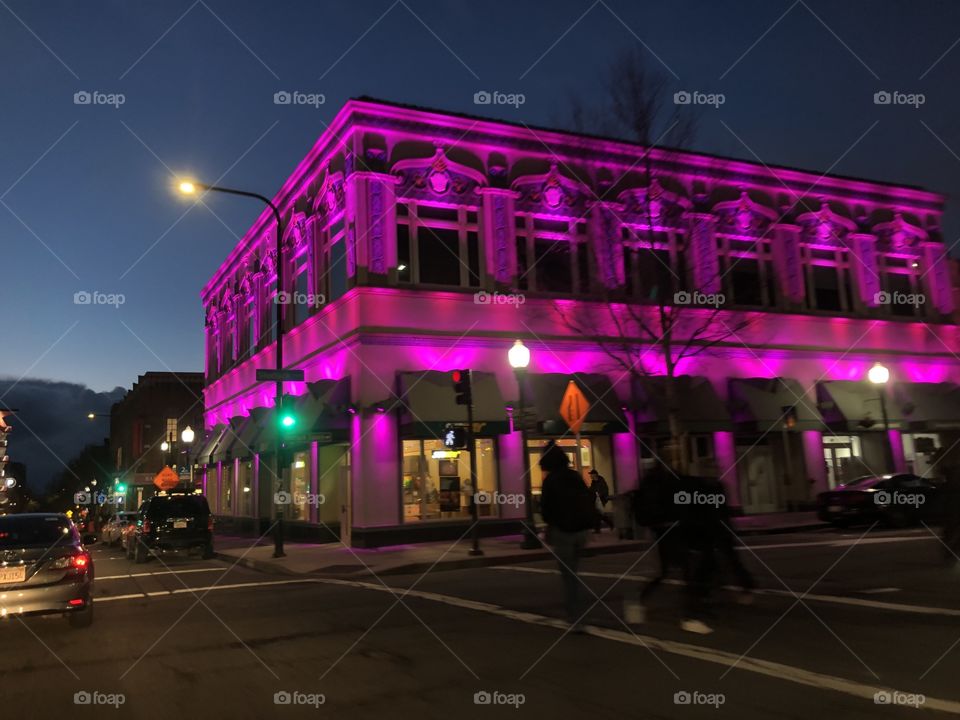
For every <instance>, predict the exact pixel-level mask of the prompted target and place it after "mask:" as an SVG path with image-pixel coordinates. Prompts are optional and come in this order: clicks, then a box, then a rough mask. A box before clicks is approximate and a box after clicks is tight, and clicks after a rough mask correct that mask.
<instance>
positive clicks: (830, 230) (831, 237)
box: [797, 201, 857, 247]
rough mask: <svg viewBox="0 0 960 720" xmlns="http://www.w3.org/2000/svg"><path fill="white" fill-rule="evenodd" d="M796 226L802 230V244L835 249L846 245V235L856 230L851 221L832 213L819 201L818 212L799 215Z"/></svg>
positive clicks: (825, 203)
mask: <svg viewBox="0 0 960 720" xmlns="http://www.w3.org/2000/svg"><path fill="white" fill-rule="evenodd" d="M797 224H798V225H799V226H800V227H801V228H802V229H803V230H802V237H803V240H804V242H807V243H810V244H812V245H832V246H835V247H836V246H842V245H846V242H847V235H848V234H849V233H852V232H855V231H856V229H857V224H856V223H855V222H853V220H850V219H849V218H845V217H844V216H843V215H839V214H837V213H836V212H834V211H833V209H832V208H831V207H830V205H829V203H827V202H826V201H821V203H820V209H819V210H816V211H814V212H808V213H804V214H803V215H800V216H799V217H798V218H797Z"/></svg>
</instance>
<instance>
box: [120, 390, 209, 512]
mask: <svg viewBox="0 0 960 720" xmlns="http://www.w3.org/2000/svg"><path fill="white" fill-rule="evenodd" d="M203 381H204V376H203V373H200V372H158V371H152V372H147V373H144V374H143V375H140V376H139V377H138V378H137V381H136V382H135V383H134V384H133V387H131V388H130V389H129V390H127V392H126V393H125V394H124V396H123V397H122V398H121V399H120V400H119V401H118V402H116V403H114V404H113V406H112V407H111V408H110V441H109V445H110V453H111V455H112V459H113V463H112V465H113V469H114V471H115V473H114V482H115V484H123V485H125V486H126V488H127V495H126V500H125V504H124V506H125V507H126V509H128V510H136V509H137V508H138V507H140V503H142V502H143V500H144V499H146V498H147V497H149V496H150V495H152V494H153V493H154V491H155V488H154V486H153V478H154V477H155V476H156V474H157V473H158V472H160V470H162V469H163V468H164V466H167V465H169V466H171V467H173V468H177V469H179V471H180V473H181V476H182V477H183V478H184V479H185V481H186V482H189V478H190V472H191V469H192V468H191V466H192V462H191V456H192V452H191V451H192V450H193V448H191V447H188V446H187V445H186V444H185V443H184V442H183V440H182V435H183V431H184V430H185V429H186V428H187V427H190V428H191V429H192V430H194V431H195V436H196V437H195V439H194V444H197V443H199V442H200V440H201V438H202V437H203V432H202V428H203ZM164 443H166V444H167V445H166V449H164Z"/></svg>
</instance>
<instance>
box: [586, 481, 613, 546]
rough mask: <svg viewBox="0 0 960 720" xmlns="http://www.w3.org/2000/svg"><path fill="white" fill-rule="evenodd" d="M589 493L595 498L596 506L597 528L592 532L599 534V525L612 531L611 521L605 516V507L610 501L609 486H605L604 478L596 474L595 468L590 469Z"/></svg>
mask: <svg viewBox="0 0 960 720" xmlns="http://www.w3.org/2000/svg"><path fill="white" fill-rule="evenodd" d="M590 492H592V493H593V495H594V497H595V498H596V505H597V526H596V527H595V528H594V529H593V532H595V533H599V532H600V526H601V525H606V526H607V527H609V528H610V529H611V530H613V520H611V519H610V518H609V517H608V516H607V514H606V506H607V503H608V502H609V501H610V486H609V485H608V484H607V481H606V478H604V477H603V475H601V474H600V473H598V472H597V469H596V468H591V469H590Z"/></svg>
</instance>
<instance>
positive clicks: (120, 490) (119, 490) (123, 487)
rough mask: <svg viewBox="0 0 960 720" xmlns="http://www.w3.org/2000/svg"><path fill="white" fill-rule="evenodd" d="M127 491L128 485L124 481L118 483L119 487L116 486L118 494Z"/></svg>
mask: <svg viewBox="0 0 960 720" xmlns="http://www.w3.org/2000/svg"><path fill="white" fill-rule="evenodd" d="M126 491H127V486H126V485H124V484H123V483H120V484H119V485H117V487H116V493H117V494H118V495H122V494H123V493H125V492H126Z"/></svg>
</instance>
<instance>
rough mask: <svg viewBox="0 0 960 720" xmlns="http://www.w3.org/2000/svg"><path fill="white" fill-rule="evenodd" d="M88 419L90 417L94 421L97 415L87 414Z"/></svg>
mask: <svg viewBox="0 0 960 720" xmlns="http://www.w3.org/2000/svg"><path fill="white" fill-rule="evenodd" d="M87 417H88V418H89V419H90V420H93V419H94V418H95V417H96V414H95V413H92V412H88V413H87Z"/></svg>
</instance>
